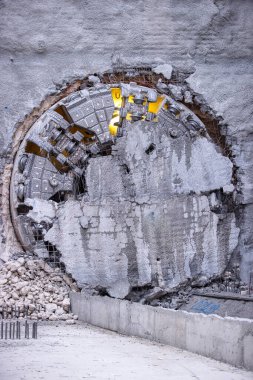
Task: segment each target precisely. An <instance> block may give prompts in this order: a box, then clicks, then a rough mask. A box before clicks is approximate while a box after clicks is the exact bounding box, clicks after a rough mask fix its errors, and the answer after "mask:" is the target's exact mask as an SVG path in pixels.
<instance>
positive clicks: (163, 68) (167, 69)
mask: <svg viewBox="0 0 253 380" xmlns="http://www.w3.org/2000/svg"><path fill="white" fill-rule="evenodd" d="M172 70H173V67H172V66H171V65H170V64H168V63H164V64H161V65H158V66H156V67H155V68H153V71H154V73H156V74H162V75H163V76H164V77H165V78H166V79H170V78H171V74H172Z"/></svg>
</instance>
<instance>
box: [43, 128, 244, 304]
mask: <svg viewBox="0 0 253 380" xmlns="http://www.w3.org/2000/svg"><path fill="white" fill-rule="evenodd" d="M150 144H153V145H152V146H153V147H155V148H154V149H153V150H152V152H149V151H148V149H147V148H148V147H149V146H150ZM147 152H148V153H147ZM231 174H232V164H231V162H230V160H229V159H228V158H226V157H224V156H222V155H221V153H220V152H219V151H218V149H217V148H216V147H215V145H214V144H213V143H212V142H211V141H209V140H208V139H207V138H204V137H198V138H196V139H193V140H192V139H190V138H189V137H188V135H187V134H183V133H182V135H181V136H179V137H178V138H177V139H175V138H172V137H171V136H170V133H169V130H168V128H165V127H164V128H162V127H161V126H159V128H156V126H155V125H148V126H147V125H145V126H144V125H142V124H140V123H135V124H133V125H132V126H131V127H129V128H128V129H127V131H126V135H125V136H124V137H123V138H121V139H119V140H118V141H117V143H116V145H115V146H114V147H113V153H112V156H106V157H97V158H92V159H91V160H90V161H89V165H88V168H87V171H86V186H87V193H86V194H85V195H84V196H83V198H82V200H81V201H78V200H68V201H67V202H65V203H64V204H63V205H59V207H58V209H57V211H56V218H55V221H54V223H53V226H52V227H51V228H50V229H49V231H48V232H47V234H46V236H45V237H44V239H45V240H47V241H49V242H50V243H51V244H52V245H54V246H56V248H57V249H58V250H59V252H60V253H61V255H62V256H61V260H62V261H63V262H64V263H65V265H66V270H67V272H68V273H71V274H72V276H73V277H74V278H75V279H76V281H77V283H78V285H79V286H80V287H83V286H87V285H89V286H90V287H92V288H96V287H101V288H104V289H105V290H106V291H107V292H108V294H109V295H110V296H112V297H117V298H124V297H126V296H127V295H128V293H129V291H130V289H131V288H132V287H140V286H147V285H151V286H153V287H154V286H159V287H165V288H166V287H174V286H177V285H179V284H180V283H181V282H183V281H185V280H186V279H188V278H193V277H198V276H201V275H203V274H204V275H206V276H207V277H210V276H212V275H220V274H221V273H222V272H223V271H224V270H225V268H226V266H227V264H228V262H229V258H230V256H231V254H232V252H233V250H234V249H235V247H236V245H237V243H238V233H239V229H238V228H237V227H236V224H235V215H234V213H233V212H225V211H223V210H220V206H221V204H220V200H219V191H222V190H220V189H222V188H223V187H226V186H229V184H230V182H231ZM232 189H233V186H232ZM84 218H85V220H84Z"/></svg>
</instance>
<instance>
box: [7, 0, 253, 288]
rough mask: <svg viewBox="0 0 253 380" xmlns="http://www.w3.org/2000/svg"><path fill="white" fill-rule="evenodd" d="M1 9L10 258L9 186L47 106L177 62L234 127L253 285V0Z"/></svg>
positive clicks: (244, 243) (11, 5)
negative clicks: (90, 85) (83, 81)
mask: <svg viewBox="0 0 253 380" xmlns="http://www.w3.org/2000/svg"><path fill="white" fill-rule="evenodd" d="M0 11H1V12H0V22H1V25H2V33H1V39H0V49H1V55H0V65H1V74H2V75H1V93H0V103H1V109H0V116H1V126H0V172H1V183H0V202H1V205H0V206H1V218H0V230H1V237H0V254H1V259H2V260H3V261H5V260H6V259H8V256H9V254H10V253H14V252H16V251H17V250H18V249H20V247H19V246H18V245H17V244H16V242H15V237H14V236H13V230H12V226H11V221H10V217H9V207H8V199H9V194H8V188H9V179H10V173H11V165H12V160H13V156H14V155H15V152H16V147H17V146H18V144H19V143H20V137H21V136H22V131H24V130H25V129H27V128H28V126H29V123H30V122H31V120H33V121H35V120H36V118H37V117H38V115H39V106H40V105H41V102H42V101H44V102H45V103H44V107H45V108H46V106H47V104H48V106H49V105H50V104H52V102H54V101H57V96H58V94H59V93H60V92H62V91H64V89H66V86H68V85H70V84H72V83H74V82H75V81H76V80H79V79H80V78H84V77H85V76H86V75H88V74H92V73H96V72H104V71H105V70H108V69H117V68H118V67H120V68H122V67H129V66H145V65H148V66H150V65H151V66H156V65H160V64H165V63H168V64H169V65H171V66H172V68H173V69H177V72H179V73H182V74H183V77H184V78H186V81H187V83H188V84H189V86H190V87H191V89H192V90H193V91H194V93H195V94H196V96H197V97H199V99H202V101H203V102H204V103H205V102H206V105H208V107H211V108H212V109H213V110H214V112H215V113H216V116H217V117H218V118H222V119H223V124H224V125H226V129H225V132H224V133H225V135H226V140H227V141H228V142H229V143H230V144H231V151H232V157H233V162H234V165H235V168H236V169H237V179H238V182H237V191H238V193H237V195H238V196H237V198H238V202H239V204H240V208H239V211H238V218H237V227H239V228H240V236H239V245H238V252H239V254H240V255H241V258H242V260H241V274H242V279H243V280H244V281H248V279H249V272H250V270H252V266H253V255H252V251H253V240H252V236H253V233H252V226H253V219H252V218H253V212H252V207H253V190H252V189H253V160H252V157H253V153H252V146H253V144H252V138H253V137H252V136H253V135H252V123H251V105H252V91H251V82H252V64H251V61H252V49H251V44H252V39H251V28H252V21H251V20H252V11H253V4H252V1H251V0H246V1H243V2H242V1H240V0H229V1H226V2H224V1H221V0H218V1H211V0H201V1H177V2H175V1H173V0H170V1H167V0H162V1H160V2H159V6H158V7H157V5H156V4H155V2H154V1H151V0H148V1H143V0H138V1H128V2H125V1H123V0H122V1H116V0H112V1H111V2H109V3H108V2H106V3H103V4H101V1H99V0H95V1H94V0H93V1H81V0H78V1H68V0H63V1H62V2H61V3H59V2H58V1H56V0H53V1H51V0H50V1H49V0H47V1H44V2H40V1H38V0H36V1H33V2H32V3H31V2H30V1H28V0H22V1H20V2H15V1H14V2H10V1H7V0H1V1H0ZM199 95H201V96H199ZM180 96H182V97H183V95H182V94H181V95H180V91H179V97H180ZM203 107H204V108H205V106H203ZM31 113H33V116H32V117H31Z"/></svg>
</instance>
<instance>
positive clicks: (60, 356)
mask: <svg viewBox="0 0 253 380" xmlns="http://www.w3.org/2000/svg"><path fill="white" fill-rule="evenodd" d="M0 378H1V380H34V379H36V380H43V379H47V380H58V379H61V380H64V379H71V380H73V379H75V380H79V379H80V380H81V379H99V380H100V379H103V380H105V379H107V380H115V379H117V380H118V379H120V380H125V379H127V380H144V379H145V380H149V379H150V380H153V379H159V380H164V379H183V380H188V379H189V380H190V379H198V380H201V379H205V380H209V379H210V380H227V379H229V380H249V379H253V373H252V372H247V371H244V370H241V369H237V368H234V367H232V366H229V365H226V364H223V363H220V362H217V361H215V360H211V359H207V358H204V357H201V356H199V355H195V354H192V353H189V352H186V351H183V350H179V349H176V348H173V347H170V346H163V345H160V344H157V343H152V342H149V341H146V340H143V339H140V338H134V337H126V336H122V335H118V334H116V333H113V332H110V331H106V330H102V329H99V328H96V327H92V326H88V325H86V324H84V323H80V322H79V323H77V324H76V325H71V326H68V325H66V324H63V323H55V322H54V323H47V324H41V325H39V328H38V340H33V339H30V340H25V339H24V338H23V339H21V340H20V341H11V340H6V341H5V340H4V341H0Z"/></svg>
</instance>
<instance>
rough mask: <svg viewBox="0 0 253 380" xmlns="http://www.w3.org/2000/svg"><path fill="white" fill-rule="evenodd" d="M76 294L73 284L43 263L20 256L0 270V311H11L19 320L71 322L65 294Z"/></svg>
mask: <svg viewBox="0 0 253 380" xmlns="http://www.w3.org/2000/svg"><path fill="white" fill-rule="evenodd" d="M70 290H71V291H79V289H78V287H77V285H76V283H75V282H73V281H72V279H71V278H70V277H69V276H68V275H66V274H62V273H61V271H60V269H59V268H52V267H50V266H49V265H48V264H47V263H45V261H43V260H31V259H25V258H23V257H21V258H19V259H18V260H11V261H8V262H6V263H5V264H4V265H3V266H2V267H1V268H0V311H3V310H7V312H8V309H9V310H10V309H13V308H15V310H18V311H19V317H21V318H22V317H24V316H26V315H27V316H28V317H29V318H31V319H34V320H37V319H39V320H49V321H56V320H62V321H66V322H67V323H68V324H72V323H75V320H76V319H77V316H75V315H73V314H72V313H71V312H70V299H69V296H68V294H69V291H70Z"/></svg>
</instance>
